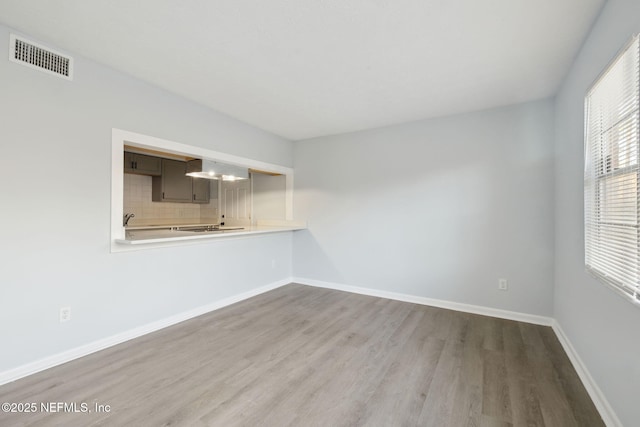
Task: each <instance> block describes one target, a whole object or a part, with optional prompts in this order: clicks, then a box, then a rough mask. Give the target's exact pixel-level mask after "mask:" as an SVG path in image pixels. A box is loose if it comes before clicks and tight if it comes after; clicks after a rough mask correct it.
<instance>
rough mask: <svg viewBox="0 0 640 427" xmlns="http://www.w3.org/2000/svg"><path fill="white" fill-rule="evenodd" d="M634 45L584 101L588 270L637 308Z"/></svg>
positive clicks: (639, 238) (637, 74) (639, 254)
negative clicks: (632, 302) (633, 303)
mask: <svg viewBox="0 0 640 427" xmlns="http://www.w3.org/2000/svg"><path fill="white" fill-rule="evenodd" d="M639 56H640V53H639V42H638V36H636V37H634V38H633V39H632V40H631V42H630V43H629V44H628V46H627V47H626V48H625V49H624V51H623V52H622V53H621V54H620V55H618V56H617V57H616V59H614V61H613V62H612V63H611V65H609V67H608V68H607V69H606V70H605V72H604V73H603V74H602V76H601V77H600V78H599V79H598V80H597V81H596V82H595V84H594V85H593V87H592V88H591V89H590V90H589V92H588V93H587V96H586V98H585V156H584V163H585V164H584V212H585V224H584V226H585V264H586V267H587V270H588V271H589V272H590V273H592V274H593V275H594V276H596V277H597V278H598V279H600V280H601V281H603V282H604V283H606V284H608V285H609V286H612V287H613V288H614V289H616V290H618V291H619V292H621V293H622V294H624V295H625V296H626V297H628V298H629V299H631V300H632V301H634V302H635V303H640V249H639V243H640V235H639V227H638V225H639V221H638V219H639V215H638V208H639V207H640V204H639V193H638V187H639V172H640V169H639V167H638V164H639V163H638V154H639V150H638V145H639V137H640V135H639V129H638V126H639V122H638V121H639V116H638V108H639V102H640V95H639V79H640V71H639Z"/></svg>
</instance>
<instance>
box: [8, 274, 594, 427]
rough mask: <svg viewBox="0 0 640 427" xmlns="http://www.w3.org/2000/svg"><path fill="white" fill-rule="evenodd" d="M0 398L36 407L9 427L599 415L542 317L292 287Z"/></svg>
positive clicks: (504, 422)
mask: <svg viewBox="0 0 640 427" xmlns="http://www.w3.org/2000/svg"><path fill="white" fill-rule="evenodd" d="M0 402H13V403H17V402H21V403H28V402H33V403H36V404H37V405H38V412H36V413H30V414H29V413H21V414H18V413H3V412H0V426H12V427H13V426H22V425H25V426H90V425H105V426H169V425H170V426H225V427H226V426H304V427H307V426H437V427H443V426H557V427H570V426H589V427H594V426H600V425H603V423H602V420H601V419H600V417H599V415H598V412H597V410H596V408H595V407H594V405H593V403H592V402H591V400H590V399H589V396H588V394H587V392H586V391H585V389H584V387H583V385H582V383H581V382H580V380H579V378H578V376H577V374H576V372H575V370H574V369H573V367H572V366H571V364H570V362H569V359H568V358H567V356H566V354H565V353H564V351H563V349H562V347H561V345H560V343H559V342H558V340H557V338H556V336H555V335H554V333H553V331H552V330H551V328H549V327H543V326H536V325H531V324H527V323H520V322H515V321H509V320H501V319H495V318H491V317H485V316H479V315H473V314H467V313H460V312H456V311H451V310H444V309H440V308H434V307H428V306H421V305H416V304H411V303H406V302H399V301H393V300H387V299H383V298H375V297H369V296H362V295H356V294H350V293H346V292H340V291H335V290H328V289H320V288H313V287H308V286H302V285H296V284H291V285H287V286H284V287H282V288H278V289H276V290H273V291H271V292H268V293H265V294H262V295H259V296H257V297H254V298H251V299H248V300H246V301H243V302H240V303H237V304H234V305H232V306H229V307H226V308H223V309H220V310H218V311H215V312H212V313H209V314H206V315H203V316H200V317H197V318H195V319H192V320H189V321H186V322H183V323H180V324H178V325H175V326H172V327H169V328H166V329H163V330H161V331H158V332H155V333H152V334H148V335H145V336H143V337H140V338H138V339H135V340H132V341H128V342H126V343H123V344H120V345H118V346H114V347H111V348H108V349H106V350H103V351H100V352H97V353H94V354H91V355H89V356H86V357H83V358H81V359H78V360H75V361H72V362H69V363H66V364H64V365H61V366H58V367H55V368H52V369H49V370H47V371H43V372H41V373H38V374H35V375H32V376H30V377H27V378H24V379H21V380H19V381H16V382H13V383H10V384H6V385H4V386H1V387H0ZM42 402H51V403H56V402H63V403H67V404H74V403H75V404H76V406H77V408H76V410H77V411H79V412H64V407H62V409H61V411H62V412H55V413H52V412H40V406H39V405H40V404H41V403H42ZM83 404H85V405H86V407H84V409H87V410H91V411H92V412H87V413H83V412H81V411H82V410H83V406H82V405H83ZM96 404H98V405H109V406H110V411H109V412H96V410H95V409H96V406H95V405H96ZM54 407H55V405H54ZM104 407H106V406H104ZM67 409H73V407H70V406H69V407H68V408H67Z"/></svg>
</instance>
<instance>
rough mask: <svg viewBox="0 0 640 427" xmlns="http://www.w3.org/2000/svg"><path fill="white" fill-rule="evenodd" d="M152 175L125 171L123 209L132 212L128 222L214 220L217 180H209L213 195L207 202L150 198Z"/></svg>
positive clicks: (216, 201)
mask: <svg viewBox="0 0 640 427" xmlns="http://www.w3.org/2000/svg"><path fill="white" fill-rule="evenodd" d="M151 180H152V177H150V176H145V175H134V174H129V173H125V174H124V212H125V213H133V214H135V217H133V218H131V220H130V221H129V225H152V224H188V223H202V222H207V223H217V222H218V199H217V191H216V189H217V185H218V182H217V181H212V183H211V184H212V187H214V186H215V188H212V190H213V191H212V195H216V196H215V197H212V198H211V200H210V201H209V203H208V204H196V203H170V202H153V201H151Z"/></svg>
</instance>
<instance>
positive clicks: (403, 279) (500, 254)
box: [293, 100, 554, 315]
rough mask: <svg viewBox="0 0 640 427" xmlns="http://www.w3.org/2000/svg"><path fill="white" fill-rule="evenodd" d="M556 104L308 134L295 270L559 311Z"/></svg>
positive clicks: (300, 155) (299, 186)
mask: <svg viewBox="0 0 640 427" xmlns="http://www.w3.org/2000/svg"><path fill="white" fill-rule="evenodd" d="M553 114H554V113H553V104H552V101H551V100H545V101H538V102H534V103H528V104H523V105H516V106H512V107H507V108H500V109H494V110H488V111H482V112H477V113H472V114H465V115H459V116H452V117H446V118H441V119H434V120H426V121H420V122H414V123H409V124H404V125H399V126H392V127H386V128H381V129H376V130H370V131H363V132H356V133H350V134H344V135H338V136H332V137H325V138H316V139H312V140H307V141H302V142H297V143H296V144H295V145H294V153H295V155H294V161H295V170H296V178H295V201H294V208H295V210H294V212H295V215H296V216H297V217H298V218H300V219H306V220H308V224H309V229H308V231H301V232H297V233H296V234H295V236H294V249H293V254H294V263H293V264H294V275H295V276H297V277H302V278H308V279H314V280H322V281H327V282H334V283H339V284H344V285H351V286H361V287H365V288H373V289H378V290H385V291H392V292H400V293H406V294H410V295H415V296H423V297H429V298H437V299H443V300H448V301H456V302H461V303H468V304H476V305H481V306H486V307H495V308H500V309H506V310H514V311H519V312H524V313H531V314H538V315H551V314H552V310H553V169H554V168H553ZM501 277H504V278H507V279H508V280H509V286H510V289H509V291H508V292H504V291H499V290H498V286H497V285H498V278H501Z"/></svg>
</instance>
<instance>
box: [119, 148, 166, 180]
mask: <svg viewBox="0 0 640 427" xmlns="http://www.w3.org/2000/svg"><path fill="white" fill-rule="evenodd" d="M124 172H125V173H134V174H138V175H151V176H160V174H162V159H161V158H160V157H153V156H146V155H144V154H137V153H130V152H128V151H125V152H124Z"/></svg>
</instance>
